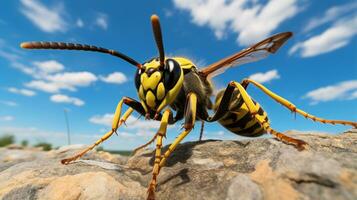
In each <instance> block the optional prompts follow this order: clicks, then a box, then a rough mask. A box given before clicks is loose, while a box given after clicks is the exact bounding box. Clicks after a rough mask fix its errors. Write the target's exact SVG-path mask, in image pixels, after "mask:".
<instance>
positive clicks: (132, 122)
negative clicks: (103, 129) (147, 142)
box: [89, 113, 160, 130]
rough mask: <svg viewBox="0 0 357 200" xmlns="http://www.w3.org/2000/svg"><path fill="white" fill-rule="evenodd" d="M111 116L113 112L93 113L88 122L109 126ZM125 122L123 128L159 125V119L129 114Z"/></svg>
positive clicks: (155, 126) (150, 127) (145, 127)
mask: <svg viewBox="0 0 357 200" xmlns="http://www.w3.org/2000/svg"><path fill="white" fill-rule="evenodd" d="M113 118H114V114H110V113H106V114H104V115H94V116H93V117H91V118H89V122H91V123H93V124H100V125H104V126H107V127H111V126H112V120H113ZM125 124H126V125H127V126H125V125H124V126H123V127H124V128H125V129H144V130H150V129H155V130H157V129H158V128H159V127H160V122H159V121H154V120H145V119H138V118H137V117H133V116H129V118H128V119H127V121H126V122H125Z"/></svg>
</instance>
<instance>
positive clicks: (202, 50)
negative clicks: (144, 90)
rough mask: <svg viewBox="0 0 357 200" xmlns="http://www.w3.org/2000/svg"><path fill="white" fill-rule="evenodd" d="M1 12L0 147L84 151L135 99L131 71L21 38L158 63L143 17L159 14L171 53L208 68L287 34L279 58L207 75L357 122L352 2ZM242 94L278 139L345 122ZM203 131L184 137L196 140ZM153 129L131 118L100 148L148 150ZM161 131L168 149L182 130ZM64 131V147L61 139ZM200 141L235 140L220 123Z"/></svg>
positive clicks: (40, 4)
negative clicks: (122, 103)
mask: <svg viewBox="0 0 357 200" xmlns="http://www.w3.org/2000/svg"><path fill="white" fill-rule="evenodd" d="M0 4H1V6H0V146H4V145H6V144H10V143H17V144H22V145H24V146H27V145H28V146H29V145H31V146H32V145H37V146H47V148H53V147H59V146H63V145H67V144H69V143H71V144H92V143H93V142H94V141H96V140H97V139H99V138H100V137H101V136H102V135H103V134H104V133H105V132H106V131H108V130H109V129H110V127H111V119H112V117H113V112H114V109H115V107H116V104H117V103H118V101H119V100H120V99H121V98H122V97H123V96H129V97H133V98H136V99H137V94H136V89H135V86H134V81H133V79H134V73H135V69H134V68H133V67H132V66H130V65H129V64H127V63H126V62H124V61H122V60H120V59H117V58H115V57H111V56H108V55H103V54H99V53H90V52H80V51H53V50H52V51H51V50H41V51H40V50H37V51H36V50H33V51H29V50H23V49H21V48H20V47H19V44H20V43H21V42H24V41H37V40H40V41H63V42H74V43H84V44H93V45H97V46H102V47H105V48H111V49H115V50H118V51H121V52H123V53H125V54H127V55H129V56H130V57H133V58H134V59H136V60H138V61H140V62H144V61H146V60H148V59H150V58H152V57H154V56H157V50H156V46H155V43H154V39H153V34H152V31H151V24H150V16H151V15H152V14H154V13H155V14H157V15H159V16H160V19H161V25H162V30H163V37H164V46H165V51H166V53H167V55H169V56H185V57H188V58H190V59H192V60H193V61H195V63H196V65H197V66H198V67H204V66H206V65H208V64H210V63H212V62H215V61H217V60H219V59H221V58H223V57H226V56H228V55H231V54H233V53H235V52H237V51H239V50H241V49H243V48H245V47H247V46H249V45H251V44H254V43H255V42H258V41H260V40H262V39H265V38H266V37H269V36H270V35H272V34H275V33H279V32H284V31H292V32H294V36H293V38H291V39H290V40H289V41H288V42H287V43H286V44H285V45H284V46H283V47H282V48H281V49H280V50H279V51H278V52H277V54H275V55H271V56H270V57H268V58H266V59H264V60H261V61H259V62H255V63H250V64H245V65H242V66H239V67H237V68H233V69H230V70H228V71H226V72H225V73H224V74H221V75H219V76H217V77H215V78H214V79H213V82H214V83H215V87H216V89H221V88H224V87H225V86H226V85H227V83H228V82H229V81H231V80H236V81H241V80H242V79H243V78H246V77H250V78H252V79H255V80H257V81H259V82H261V83H263V84H264V85H266V87H268V88H270V89H271V90H272V91H274V92H276V93H277V94H279V95H281V96H283V97H285V98H287V99H288V100H290V101H292V102H293V103H294V104H295V105H297V106H298V107H300V108H301V109H303V110H305V111H307V112H309V113H311V114H313V115H317V116H320V117H324V118H327V119H344V120H350V121H357V53H356V52H357V45H356V34H357V12H356V11H357V3H356V1H305V0H304V1H297V0H271V1H259V0H254V1H248V0H230V1H224V0H200V1H190V0H171V1H164V0H160V1H151V2H148V1H127V2H123V1H114V0H107V1H84V0H78V1H53V0H20V1H10V0H7V1H2V2H1V3H0ZM248 92H249V93H250V95H251V96H252V97H253V98H254V99H256V100H257V101H258V102H259V103H260V104H261V105H262V106H263V108H264V109H265V110H266V111H267V112H268V114H269V116H270V120H271V123H272V127H273V128H275V129H276V130H279V131H282V132H283V131H286V130H292V129H294V130H301V131H318V132H327V133H331V134H336V133H340V132H343V131H345V130H348V129H350V127H344V126H340V125H337V126H332V125H324V124H320V123H313V122H312V121H311V120H306V119H304V118H303V117H301V116H296V117H295V116H294V114H291V113H290V111H289V110H287V109H285V108H284V107H282V106H280V105H279V104H277V103H276V102H275V101H273V100H272V99H270V98H268V97H267V96H266V95H264V94H263V93H262V92H261V91H260V90H257V89H256V88H254V87H249V89H248ZM199 127H200V123H197V124H196V127H195V129H194V131H193V132H192V133H191V134H190V135H189V136H188V137H187V138H186V140H197V139H198V137H199V136H198V134H199ZM157 128H158V123H157V122H153V121H146V120H144V119H143V117H141V118H140V116H139V115H138V114H135V115H134V116H133V117H131V118H129V120H128V122H127V126H123V127H121V128H120V129H119V131H118V136H115V135H114V136H112V138H110V139H109V140H108V141H106V142H105V143H103V145H101V147H102V148H104V149H109V150H131V149H133V148H135V147H137V146H139V145H141V144H144V143H145V142H147V141H148V140H149V139H150V138H151V137H152V136H153V134H154V133H155V132H156V130H157ZM180 128H181V122H179V123H177V124H176V125H174V126H171V127H170V128H169V129H168V133H167V137H168V138H167V140H166V141H165V144H168V143H170V142H171V141H172V140H173V139H174V138H175V137H176V136H177V135H178V133H179V131H180ZM68 133H70V140H69V138H68ZM204 138H205V139H239V137H238V136H235V135H234V134H232V133H230V132H228V131H227V130H225V129H223V128H222V127H221V126H220V125H219V124H218V123H212V124H206V128H205V132H204Z"/></svg>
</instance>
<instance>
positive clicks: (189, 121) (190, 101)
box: [147, 93, 197, 200]
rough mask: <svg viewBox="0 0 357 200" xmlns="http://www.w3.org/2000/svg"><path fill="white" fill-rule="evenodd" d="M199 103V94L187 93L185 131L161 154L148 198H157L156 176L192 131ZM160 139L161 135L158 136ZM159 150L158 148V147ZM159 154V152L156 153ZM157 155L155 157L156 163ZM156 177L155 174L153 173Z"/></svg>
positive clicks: (151, 199)
mask: <svg viewBox="0 0 357 200" xmlns="http://www.w3.org/2000/svg"><path fill="white" fill-rule="evenodd" d="M196 105H197V96H196V94H194V93H189V94H188V95H187V102H186V108H185V124H184V129H185V130H184V131H182V132H181V133H180V135H179V136H178V137H177V138H176V139H175V140H174V142H173V143H172V144H171V145H170V146H169V148H168V149H167V151H166V152H165V153H164V155H163V156H161V155H160V159H161V160H160V163H159V164H158V165H157V168H155V166H154V170H155V169H157V171H155V173H156V172H157V174H155V180H154V181H152V182H151V183H150V186H149V189H148V198H147V199H148V200H153V199H155V188H156V177H157V176H158V175H159V173H160V170H161V168H162V167H163V166H164V165H165V162H166V160H167V158H168V157H169V156H170V154H171V153H172V152H173V151H174V150H175V148H176V147H177V145H178V144H179V143H180V142H181V141H182V140H183V139H184V138H185V137H186V136H187V134H188V133H190V132H191V130H192V129H193V126H194V124H195V120H196V107H197V106H196ZM157 140H159V137H158V138H157ZM156 150H157V149H156ZM156 155H157V154H156ZM156 160H157V157H155V164H156ZM153 177H154V174H153Z"/></svg>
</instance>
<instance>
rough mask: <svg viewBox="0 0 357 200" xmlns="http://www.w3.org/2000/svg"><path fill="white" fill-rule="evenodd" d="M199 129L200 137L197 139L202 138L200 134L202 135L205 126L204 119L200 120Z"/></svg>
mask: <svg viewBox="0 0 357 200" xmlns="http://www.w3.org/2000/svg"><path fill="white" fill-rule="evenodd" d="M201 123H202V124H201V130H200V138H199V139H198V141H201V140H202V136H203V129H204V128H205V121H203V120H202V121H201Z"/></svg>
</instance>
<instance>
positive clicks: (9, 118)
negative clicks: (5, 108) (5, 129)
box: [0, 115, 15, 122]
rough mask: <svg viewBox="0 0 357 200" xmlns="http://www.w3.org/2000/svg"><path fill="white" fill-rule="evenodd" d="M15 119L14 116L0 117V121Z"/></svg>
mask: <svg viewBox="0 0 357 200" xmlns="http://www.w3.org/2000/svg"><path fill="white" fill-rule="evenodd" d="M14 119H15V117H14V116H11V115H5V116H0V121H7V122H8V121H13V120H14Z"/></svg>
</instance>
